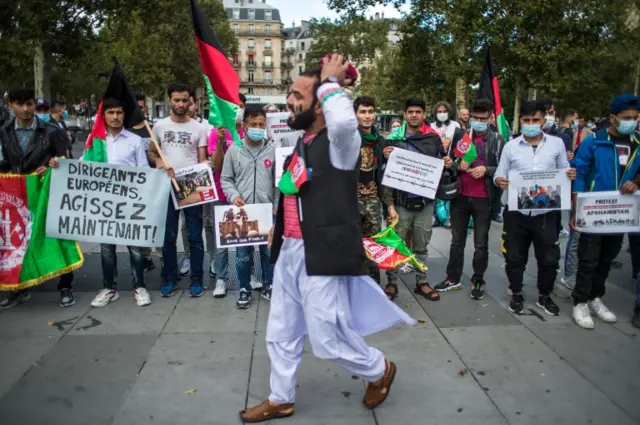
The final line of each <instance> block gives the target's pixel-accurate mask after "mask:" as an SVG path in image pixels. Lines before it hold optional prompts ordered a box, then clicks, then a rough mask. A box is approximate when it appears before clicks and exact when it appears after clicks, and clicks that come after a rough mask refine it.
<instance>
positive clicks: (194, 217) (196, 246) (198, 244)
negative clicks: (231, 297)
mask: <svg viewBox="0 0 640 425" xmlns="http://www.w3.org/2000/svg"><path fill="white" fill-rule="evenodd" d="M182 211H183V212H184V219H185V222H186V223H187V234H188V236H189V245H190V246H191V255H190V257H191V284H192V285H202V273H203V272H202V263H203V261H204V242H203V241H202V206H200V205H197V206H195V207H189V208H184V209H183V210H182ZM179 218H180V210H176V209H175V208H174V206H173V201H172V200H171V198H169V208H168V210H167V224H166V229H165V232H164V246H163V247H162V258H163V260H164V265H163V267H162V277H163V278H164V282H165V283H176V281H177V280H178V251H177V247H176V244H177V241H178V231H179V229H178V220H179Z"/></svg>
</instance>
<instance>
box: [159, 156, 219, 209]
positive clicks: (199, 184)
mask: <svg viewBox="0 0 640 425" xmlns="http://www.w3.org/2000/svg"><path fill="white" fill-rule="evenodd" d="M175 175H176V178H175V181H176V183H177V185H178V190H176V188H175V186H174V185H173V184H172V185H171V188H172V190H171V197H172V199H173V205H174V206H175V208H176V209H182V208H187V207H192V206H194V205H200V204H206V203H207V202H213V201H217V200H218V194H217V192H216V187H215V184H214V182H213V173H212V172H211V167H209V165H207V164H198V165H194V166H193V167H187V168H181V169H179V170H176V171H175Z"/></svg>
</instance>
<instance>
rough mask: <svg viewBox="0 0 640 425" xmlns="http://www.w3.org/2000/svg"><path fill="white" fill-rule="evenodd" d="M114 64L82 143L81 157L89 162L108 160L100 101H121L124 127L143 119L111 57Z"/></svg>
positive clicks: (117, 65)
mask: <svg viewBox="0 0 640 425" xmlns="http://www.w3.org/2000/svg"><path fill="white" fill-rule="evenodd" d="M113 61H114V62H115V65H114V67H113V71H111V78H109V84H108V85H107V89H106V90H105V92H104V96H102V100H101V101H100V104H99V105H98V113H97V114H96V122H95V123H94V124H93V128H92V129H91V134H89V137H88V138H87V141H86V143H85V145H84V153H83V156H82V158H83V159H84V160H85V161H91V162H108V160H107V127H106V125H105V122H104V117H103V116H102V102H103V101H104V99H109V98H113V99H117V100H119V101H121V102H122V103H123V109H124V128H131V127H133V126H134V125H136V124H139V123H141V122H142V121H144V120H145V118H144V115H143V113H142V111H141V110H140V107H139V106H138V102H136V97H135V95H134V93H133V90H132V89H131V87H130V86H129V83H127V78H126V77H125V76H124V72H123V71H122V67H121V66H120V62H118V59H116V58H115V57H114V58H113Z"/></svg>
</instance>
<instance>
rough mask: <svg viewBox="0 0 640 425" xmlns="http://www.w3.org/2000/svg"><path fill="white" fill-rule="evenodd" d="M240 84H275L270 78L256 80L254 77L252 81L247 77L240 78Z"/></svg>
mask: <svg viewBox="0 0 640 425" xmlns="http://www.w3.org/2000/svg"><path fill="white" fill-rule="evenodd" d="M240 84H243V85H247V86H275V85H277V83H276V81H274V80H273V79H271V80H258V79H256V78H254V79H253V81H249V80H248V79H244V80H240Z"/></svg>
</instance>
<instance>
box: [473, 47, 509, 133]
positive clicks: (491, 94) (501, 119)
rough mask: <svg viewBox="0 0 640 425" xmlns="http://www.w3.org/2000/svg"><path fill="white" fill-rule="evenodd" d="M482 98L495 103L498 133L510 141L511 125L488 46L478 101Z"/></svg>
mask: <svg viewBox="0 0 640 425" xmlns="http://www.w3.org/2000/svg"><path fill="white" fill-rule="evenodd" d="M481 98H483V99H490V100H491V101H492V102H493V108H494V113H495V117H496V127H497V128H498V133H500V135H501V136H502V137H504V140H509V123H507V117H505V115H504V109H503V108H502V102H501V101H500V85H499V84H498V76H497V75H496V72H495V68H494V66H493V58H492V57H491V46H487V55H486V57H485V59H484V66H483V67H482V75H481V76H480V87H479V88H478V95H477V99H481Z"/></svg>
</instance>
